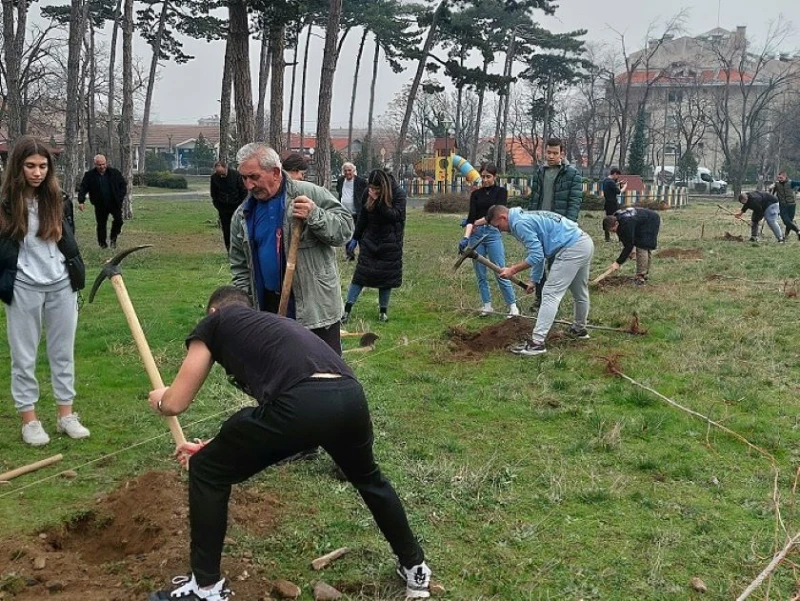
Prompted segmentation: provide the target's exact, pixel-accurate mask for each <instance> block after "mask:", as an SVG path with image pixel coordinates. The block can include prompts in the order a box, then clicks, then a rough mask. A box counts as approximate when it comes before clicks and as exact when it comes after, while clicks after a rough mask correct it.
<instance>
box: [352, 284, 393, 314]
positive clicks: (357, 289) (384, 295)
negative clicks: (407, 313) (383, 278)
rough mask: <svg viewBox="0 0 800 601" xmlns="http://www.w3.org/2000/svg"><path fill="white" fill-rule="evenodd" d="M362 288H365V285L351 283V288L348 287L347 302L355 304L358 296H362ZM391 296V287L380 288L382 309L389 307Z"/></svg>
mask: <svg viewBox="0 0 800 601" xmlns="http://www.w3.org/2000/svg"><path fill="white" fill-rule="evenodd" d="M362 290H364V286H360V285H359V284H350V288H348V289H347V302H348V303H350V304H351V305H355V304H356V301H357V300H358V297H359V296H361V291H362ZM391 296H392V289H391V288H378V307H379V308H381V309H388V308H389V299H390V298H391Z"/></svg>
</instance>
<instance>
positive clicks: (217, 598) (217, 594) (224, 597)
mask: <svg viewBox="0 0 800 601" xmlns="http://www.w3.org/2000/svg"><path fill="white" fill-rule="evenodd" d="M172 584H174V585H175V586H176V587H177V588H175V589H173V590H172V591H157V592H155V593H150V596H149V598H148V601H169V600H170V599H182V600H183V601H228V600H229V599H231V598H232V597H233V591H231V590H229V589H228V588H226V587H225V579H224V578H223V579H222V580H220V581H219V582H217V584H215V585H214V587H213V588H211V589H209V590H202V589H201V588H200V587H199V586H198V585H197V581H195V579H194V574H192V577H191V578H189V577H188V576H176V577H175V578H173V579H172Z"/></svg>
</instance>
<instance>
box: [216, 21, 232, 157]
mask: <svg viewBox="0 0 800 601" xmlns="http://www.w3.org/2000/svg"><path fill="white" fill-rule="evenodd" d="M232 62H233V51H232V50H231V39H230V36H227V37H226V39H225V65H224V66H223V70H222V90H221V93H220V100H219V102H220V106H219V158H220V159H222V160H223V161H227V160H228V156H229V155H230V154H231V153H230V148H229V147H230V141H231V84H232V82H233V65H232V64H231V63H232Z"/></svg>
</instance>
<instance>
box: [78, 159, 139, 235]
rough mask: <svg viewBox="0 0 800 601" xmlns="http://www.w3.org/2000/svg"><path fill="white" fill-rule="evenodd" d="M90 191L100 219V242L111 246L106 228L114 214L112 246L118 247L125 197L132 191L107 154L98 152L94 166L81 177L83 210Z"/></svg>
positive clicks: (98, 232) (98, 229)
mask: <svg viewBox="0 0 800 601" xmlns="http://www.w3.org/2000/svg"><path fill="white" fill-rule="evenodd" d="M87 192H88V193H89V202H91V203H92V206H94V216H95V219H96V221H97V243H98V244H99V245H100V248H108V240H107V238H106V231H107V228H108V216H109V215H111V218H112V222H111V248H116V247H117V238H118V237H119V233H120V232H121V231H122V201H123V200H125V195H126V194H127V193H128V182H126V181H125V178H124V177H123V176H122V173H120V171H119V169H114V168H113V167H109V166H108V162H107V161H106V157H104V156H103V155H102V154H98V155H97V156H96V157H94V169H90V170H89V171H87V172H86V173H84V174H83V179H82V180H81V188H80V191H79V192H78V208H79V209H80V210H81V211H83V209H84V206H85V203H86V193H87Z"/></svg>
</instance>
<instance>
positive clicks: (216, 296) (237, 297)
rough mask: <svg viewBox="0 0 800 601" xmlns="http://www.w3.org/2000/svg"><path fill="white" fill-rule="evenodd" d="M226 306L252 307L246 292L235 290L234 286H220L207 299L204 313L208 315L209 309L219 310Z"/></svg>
mask: <svg viewBox="0 0 800 601" xmlns="http://www.w3.org/2000/svg"><path fill="white" fill-rule="evenodd" d="M228 305H245V306H247V307H252V306H253V304H252V303H251V302H250V297H249V296H248V295H247V293H246V292H244V291H243V290H241V289H239V288H237V287H236V286H220V287H219V288H217V289H216V290H214V292H212V293H211V296H210V297H208V304H207V305H206V313H210V312H211V309H221V308H222V307H226V306H228Z"/></svg>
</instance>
